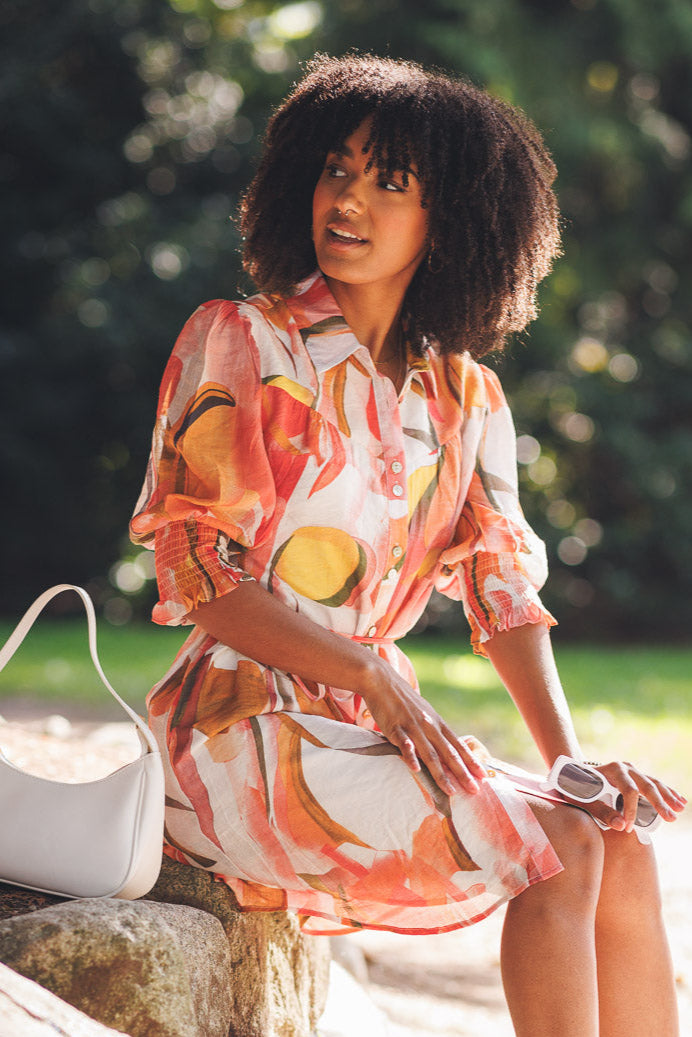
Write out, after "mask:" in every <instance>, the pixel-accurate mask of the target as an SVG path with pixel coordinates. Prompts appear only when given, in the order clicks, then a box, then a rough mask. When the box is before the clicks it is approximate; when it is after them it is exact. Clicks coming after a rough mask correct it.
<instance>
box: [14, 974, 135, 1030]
mask: <svg viewBox="0 0 692 1037" xmlns="http://www.w3.org/2000/svg"><path fill="white" fill-rule="evenodd" d="M0 1033H1V1034H2V1037H123V1033H122V1031H121V1030H111V1029H110V1027H107V1026H102V1025H101V1023H97V1022H96V1021H95V1020H94V1019H90V1018H89V1016H87V1015H84V1014H83V1013H82V1012H79V1011H77V1009H76V1008H73V1007H72V1005H67V1004H65V1002H64V1001H61V1000H60V998H58V997H56V996H55V994H51V992H50V991H49V990H44V988H43V987H40V986H39V985H38V983H32V981H31V980H30V979H26V978H25V977H24V976H20V975H19V973H17V972H13V971H12V969H8V968H7V966H6V965H1V964H0Z"/></svg>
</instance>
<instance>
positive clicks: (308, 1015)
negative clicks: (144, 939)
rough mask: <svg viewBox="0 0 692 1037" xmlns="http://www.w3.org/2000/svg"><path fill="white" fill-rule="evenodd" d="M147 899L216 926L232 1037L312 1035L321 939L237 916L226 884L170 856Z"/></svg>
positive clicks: (288, 918) (324, 980)
mask: <svg viewBox="0 0 692 1037" xmlns="http://www.w3.org/2000/svg"><path fill="white" fill-rule="evenodd" d="M146 899H151V900H156V901H163V902H165V903H172V904H188V905H190V906H192V907H197V908H201V909H202V910H203V911H208V912H209V913H210V914H212V915H214V916H215V917H216V918H218V920H219V921H220V922H221V925H222V926H223V928H224V930H225V932H226V936H227V938H228V945H229V950H230V957H231V974H230V977H229V978H230V998H231V1020H232V1022H231V1029H230V1037H309V1035H310V1034H312V1033H313V1031H314V1029H315V1027H316V1026H317V1022H318V1020H319V1018H320V1016H321V1015H322V1013H323V1011H324V1008H325V1005H326V1003H327V992H328V988H329V962H330V953H329V940H328V939H327V938H326V937H322V936H304V935H303V934H302V933H301V932H300V929H299V926H298V920H297V918H296V916H295V915H293V914H291V913H286V912H283V911H274V912H258V911H248V912H242V911H239V910H238V906H237V901H236V899H235V897H234V895H233V893H232V891H231V890H230V888H229V887H228V886H227V885H226V884H225V883H224V882H220V881H218V880H217V879H215V878H214V876H213V875H211V874H209V872H206V871H202V870H201V869H200V868H193V867H190V866H189V865H187V864H179V863H177V862H176V861H172V860H170V859H169V858H168V857H164V859H163V865H162V868H161V874H160V876H159V879H158V882H157V883H156V885H155V886H154V888H153V889H152V891H151V892H150V893H149V894H148V895H147V898H146ZM0 957H1V954H0Z"/></svg>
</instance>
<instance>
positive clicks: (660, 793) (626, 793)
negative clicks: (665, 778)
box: [589, 760, 687, 832]
mask: <svg viewBox="0 0 692 1037" xmlns="http://www.w3.org/2000/svg"><path fill="white" fill-rule="evenodd" d="M591 766H593V765H591ZM594 769H595V770H597V771H599V772H600V773H601V774H602V775H603V777H604V778H606V780H607V781H609V782H610V784H611V785H613V786H614V787H615V788H616V789H617V790H618V791H619V792H620V793H621V794H622V800H623V804H622V809H621V810H616V809H615V808H614V807H610V806H609V805H608V804H607V803H602V802H600V801H599V802H596V803H591V804H589V812H590V813H592V814H593V815H594V817H596V818H598V820H599V821H602V822H603V823H604V824H606V825H608V827H609V828H614V829H615V830H616V831H618V832H631V831H632V829H633V828H634V819H635V816H636V813H637V801H638V799H639V797H640V796H642V797H643V798H644V799H646V800H648V802H649V803H651V805H652V806H653V808H654V809H655V810H656V811H657V812H658V813H659V814H660V815H661V817H662V818H663V820H664V821H674V820H675V819H676V817H677V816H678V814H679V813H680V811H681V810H683V809H684V807H685V804H686V803H687V800H686V799H685V797H684V796H681V795H680V793H679V792H676V791H675V789H673V788H671V787H670V786H669V785H666V784H665V783H664V782H662V781H659V779H658V778H652V777H650V776H649V775H648V774H644V773H643V772H642V771H640V770H639V769H638V768H637V767H635V766H634V765H633V764H631V763H628V762H627V761H621V760H618V761H613V762H612V763H605V764H599V765H598V766H597V767H594Z"/></svg>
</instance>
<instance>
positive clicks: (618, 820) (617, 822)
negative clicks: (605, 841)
mask: <svg viewBox="0 0 692 1037" xmlns="http://www.w3.org/2000/svg"><path fill="white" fill-rule="evenodd" d="M610 827H611V828H615V829H616V830H617V831H618V832H622V831H624V829H625V828H627V822H626V821H625V819H624V817H614V818H613V820H612V821H611V822H610Z"/></svg>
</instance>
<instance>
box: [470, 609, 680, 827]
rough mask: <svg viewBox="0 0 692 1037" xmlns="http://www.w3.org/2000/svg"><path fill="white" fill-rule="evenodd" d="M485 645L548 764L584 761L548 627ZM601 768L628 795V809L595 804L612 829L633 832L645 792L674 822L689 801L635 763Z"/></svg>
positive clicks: (500, 636) (517, 631)
mask: <svg viewBox="0 0 692 1037" xmlns="http://www.w3.org/2000/svg"><path fill="white" fill-rule="evenodd" d="M485 647H486V649H487V652H488V658H489V659H490V661H491V662H492V664H493V666H494V667H495V669H496V670H497V673H498V676H499V677H500V679H501V680H502V683H503V684H504V685H505V687H506V688H507V690H508V691H509V693H510V695H511V696H512V698H513V699H514V702H515V703H516V706H517V708H518V710H519V712H520V713H521V715H522V717H523V718H524V721H525V722H526V726H527V727H528V729H529V731H530V733H531V736H532V738H533V740H534V742H535V743H536V745H537V747H538V750H539V752H540V753H541V756H542V757H543V759H544V760H545V762H546V764H547V766H548V767H550V766H551V765H552V764H553V762H554V761H555V759H556V758H557V757H558V756H560V755H564V756H571V757H573V758H574V759H576V760H583V755H582V752H581V749H580V748H579V741H578V739H577V735H576V732H575V730H574V724H573V722H572V717H571V715H570V711H569V707H568V705H567V700H566V698H565V694H564V691H563V690H562V684H561V683H560V678H559V676H558V672H557V667H556V665H555V659H554V656H553V652H552V648H551V645H550V633H549V631H548V628H547V627H546V626H544V625H543V624H542V623H541V624H526V625H524V626H520V627H516V628H514V629H512V630H505V631H501V632H499V633H497V634H495V636H494V637H492V638H491V639H490V640H489V641H487V642H486V645H485ZM599 769H600V770H602V771H603V773H604V775H605V776H606V777H607V779H608V781H610V782H611V784H613V785H614V786H615V787H616V788H618V789H619V790H620V791H621V792H622V794H623V801H624V806H623V810H622V813H618V811H616V810H611V809H610V808H609V807H607V806H605V805H604V804H602V803H595V804H593V807H590V808H589V809H590V810H591V811H592V813H593V814H594V815H595V816H596V817H598V819H599V820H600V821H603V822H604V823H605V824H608V825H610V827H611V828H615V829H617V830H619V831H622V830H627V831H631V830H632V827H633V825H634V817H635V813H636V809H637V799H638V797H639V796H640V795H641V796H644V798H645V799H648V800H649V802H651V803H652V804H653V806H654V807H655V808H656V810H658V812H659V813H660V814H661V816H662V817H664V818H665V819H666V820H669V821H672V820H673V819H674V817H675V816H676V813H677V812H679V811H680V810H682V809H683V807H684V805H685V802H686V800H685V799H684V798H683V797H682V796H679V795H678V794H677V792H675V791H674V790H673V789H671V788H669V787H668V786H667V785H664V784H663V782H661V781H658V780H657V779H656V778H651V777H649V776H647V775H646V774H642V772H641V771H639V770H638V769H637V768H636V767H633V766H632V764H630V763H624V762H613V763H608V764H605V765H603V766H602V767H600V768H599Z"/></svg>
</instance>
